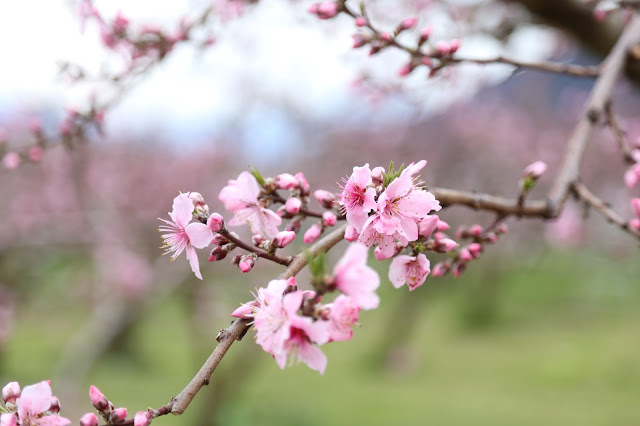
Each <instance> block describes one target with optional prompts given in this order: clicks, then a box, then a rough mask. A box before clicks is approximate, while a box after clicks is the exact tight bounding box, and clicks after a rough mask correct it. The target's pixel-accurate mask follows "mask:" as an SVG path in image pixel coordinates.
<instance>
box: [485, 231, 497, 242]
mask: <svg viewBox="0 0 640 426" xmlns="http://www.w3.org/2000/svg"><path fill="white" fill-rule="evenodd" d="M482 241H483V242H487V243H492V244H493V243H495V242H497V241H498V236H497V235H496V234H495V233H493V232H487V233H486V234H485V235H484V236H483V238H482Z"/></svg>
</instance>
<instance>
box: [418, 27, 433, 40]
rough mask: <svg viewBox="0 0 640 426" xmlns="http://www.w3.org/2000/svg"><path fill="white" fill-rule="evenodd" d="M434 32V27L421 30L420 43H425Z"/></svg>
mask: <svg viewBox="0 0 640 426" xmlns="http://www.w3.org/2000/svg"><path fill="white" fill-rule="evenodd" d="M432 32H433V27H424V28H423V29H421V30H420V43H424V42H425V41H427V40H428V39H429V36H430V35H431V33H432Z"/></svg>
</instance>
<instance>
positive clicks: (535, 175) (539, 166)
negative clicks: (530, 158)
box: [524, 161, 547, 180]
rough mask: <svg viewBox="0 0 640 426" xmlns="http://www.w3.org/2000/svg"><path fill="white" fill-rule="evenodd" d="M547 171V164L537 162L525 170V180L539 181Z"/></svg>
mask: <svg viewBox="0 0 640 426" xmlns="http://www.w3.org/2000/svg"><path fill="white" fill-rule="evenodd" d="M546 171H547V164H546V163H545V162H544V161H536V162H535V163H531V164H529V165H528V166H527V167H525V169H524V178H525V179H526V178H529V179H533V180H537V179H539V178H540V176H542V175H543V174H544V172H546Z"/></svg>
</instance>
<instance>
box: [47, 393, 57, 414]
mask: <svg viewBox="0 0 640 426" xmlns="http://www.w3.org/2000/svg"><path fill="white" fill-rule="evenodd" d="M49 411H51V412H52V413H55V414H57V413H59V412H60V400H59V399H58V397H57V396H52V397H51V405H50V406H49Z"/></svg>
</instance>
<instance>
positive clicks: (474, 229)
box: [469, 225, 482, 238]
mask: <svg viewBox="0 0 640 426" xmlns="http://www.w3.org/2000/svg"><path fill="white" fill-rule="evenodd" d="M469 231H470V232H471V235H473V236H474V237H476V238H477V237H479V236H480V235H481V234H482V226H480V225H472V226H471V228H470V229H469Z"/></svg>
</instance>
